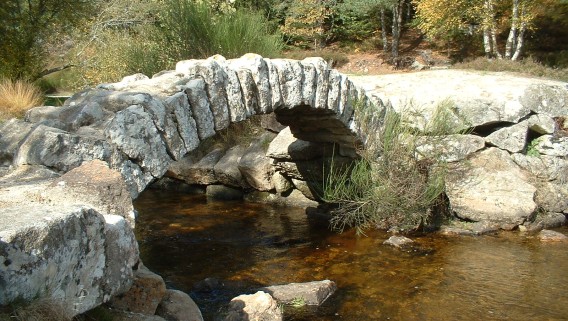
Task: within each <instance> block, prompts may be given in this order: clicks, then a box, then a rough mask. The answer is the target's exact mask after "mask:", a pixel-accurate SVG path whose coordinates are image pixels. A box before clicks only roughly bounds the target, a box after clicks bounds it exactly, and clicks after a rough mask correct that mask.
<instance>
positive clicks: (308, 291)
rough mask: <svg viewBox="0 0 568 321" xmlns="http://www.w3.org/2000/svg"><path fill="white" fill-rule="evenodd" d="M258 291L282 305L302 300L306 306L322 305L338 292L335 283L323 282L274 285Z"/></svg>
mask: <svg viewBox="0 0 568 321" xmlns="http://www.w3.org/2000/svg"><path fill="white" fill-rule="evenodd" d="M258 290H259V291H263V292H267V293H269V294H270V295H272V297H273V298H275V299H276V300H277V301H278V302H280V303H286V304H289V303H292V302H294V301H295V300H300V301H301V302H303V303H304V304H306V305H321V304H322V303H323V302H324V301H325V300H327V299H328V298H329V297H330V296H331V295H332V294H333V293H334V292H335V290H337V285H335V282H333V281H330V280H323V281H313V282H305V283H289V284H284V285H272V286H267V287H263V288H260V289H258Z"/></svg>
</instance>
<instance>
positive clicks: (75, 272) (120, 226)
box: [0, 204, 138, 314]
mask: <svg viewBox="0 0 568 321" xmlns="http://www.w3.org/2000/svg"><path fill="white" fill-rule="evenodd" d="M0 217H1V218H2V221H3V223H2V224H1V226H2V228H1V230H0V258H1V260H2V261H3V264H0V272H1V274H2V291H1V292H0V305H4V304H9V303H11V302H13V301H15V300H22V299H23V300H34V299H38V298H50V299H54V300H58V301H61V302H62V304H63V305H64V306H65V307H69V308H71V309H72V311H73V314H79V313H82V312H85V311H87V310H90V309H92V308H94V307H96V306H98V305H100V304H101V303H103V302H105V301H108V300H109V299H110V297H112V296H114V295H117V294H120V293H123V292H125V291H127V290H128V288H129V287H130V285H131V284H132V274H133V267H134V265H135V264H136V263H137V261H138V245H137V243H136V239H135V237H134V234H133V232H132V229H131V228H130V226H129V224H128V223H126V222H125V220H124V218H122V217H120V216H116V215H105V216H103V215H101V214H99V213H97V212H96V211H95V210H93V209H89V208H85V207H81V206H73V205H67V206H66V205H63V204H58V205H57V206H49V205H42V204H30V205H19V206H17V207H9V208H3V209H2V210H1V215H0ZM8 222H9V224H8Z"/></svg>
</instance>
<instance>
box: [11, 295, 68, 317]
mask: <svg viewBox="0 0 568 321" xmlns="http://www.w3.org/2000/svg"><path fill="white" fill-rule="evenodd" d="M6 310H9V311H6ZM0 320H2V321H3V320H13V321H71V320H72V313H70V311H69V310H68V309H66V308H65V306H64V305H63V303H62V302H60V301H58V300H55V299H51V298H45V299H37V300H34V301H32V302H30V303H29V304H20V303H18V304H16V305H14V306H12V307H11V308H10V309H9V308H4V309H3V311H0Z"/></svg>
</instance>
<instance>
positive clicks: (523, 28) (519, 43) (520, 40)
mask: <svg viewBox="0 0 568 321" xmlns="http://www.w3.org/2000/svg"><path fill="white" fill-rule="evenodd" d="M526 30H527V23H526V22H523V23H521V30H519V35H518V36H517V46H516V48H515V53H514V54H513V57H512V58H511V60H517V59H519V56H520V55H521V49H522V48H523V42H524V36H525V31H526Z"/></svg>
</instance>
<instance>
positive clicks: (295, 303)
mask: <svg viewBox="0 0 568 321" xmlns="http://www.w3.org/2000/svg"><path fill="white" fill-rule="evenodd" d="M289 304H290V305H291V306H292V307H294V308H299V307H303V306H305V305H306V300H305V299H304V298H301V297H298V298H294V299H292V301H291V302H290V303H289Z"/></svg>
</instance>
